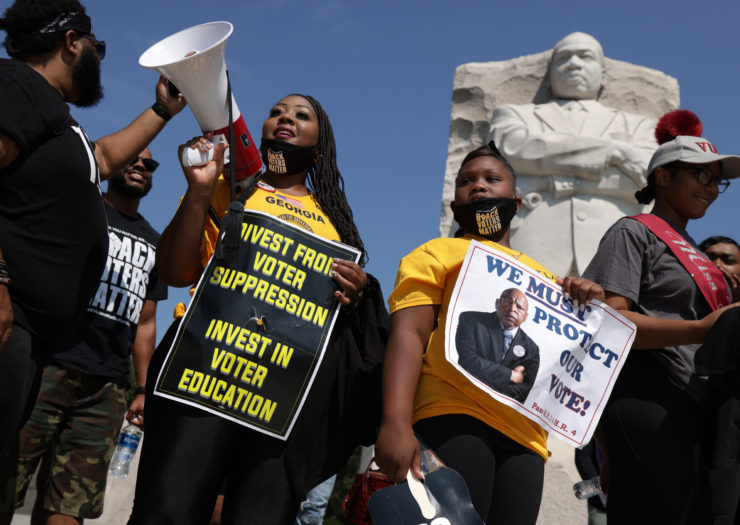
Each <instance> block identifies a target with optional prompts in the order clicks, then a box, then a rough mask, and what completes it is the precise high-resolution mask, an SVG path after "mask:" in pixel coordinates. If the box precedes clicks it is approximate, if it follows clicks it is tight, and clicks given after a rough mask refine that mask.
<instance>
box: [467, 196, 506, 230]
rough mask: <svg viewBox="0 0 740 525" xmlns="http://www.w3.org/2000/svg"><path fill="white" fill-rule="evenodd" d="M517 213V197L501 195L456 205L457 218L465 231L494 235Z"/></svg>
mask: <svg viewBox="0 0 740 525" xmlns="http://www.w3.org/2000/svg"><path fill="white" fill-rule="evenodd" d="M514 215H516V199H512V198H508V197H500V198H495V199H480V200H477V201H473V202H469V203H467V204H456V205H455V212H454V216H455V220H456V221H457V223H458V224H459V225H460V227H461V228H462V229H463V231H464V232H465V233H474V234H476V235H480V236H481V237H492V236H493V235H494V234H495V233H496V232H499V231H501V230H502V229H503V228H506V227H507V226H508V225H509V223H510V222H511V219H513V218H514Z"/></svg>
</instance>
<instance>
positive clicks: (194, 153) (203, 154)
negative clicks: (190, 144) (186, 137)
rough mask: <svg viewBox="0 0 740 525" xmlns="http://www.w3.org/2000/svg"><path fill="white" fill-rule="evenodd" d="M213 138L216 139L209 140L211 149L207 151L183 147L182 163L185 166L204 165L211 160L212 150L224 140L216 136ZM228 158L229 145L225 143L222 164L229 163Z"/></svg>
mask: <svg viewBox="0 0 740 525" xmlns="http://www.w3.org/2000/svg"><path fill="white" fill-rule="evenodd" d="M214 138H215V139H216V140H213V141H210V142H211V149H209V150H208V151H201V150H199V149H191V148H185V149H184V150H182V165H183V166H185V167H186V168H187V167H190V166H205V165H206V164H208V163H209V162H211V161H212V160H213V150H214V149H215V148H216V144H218V143H221V142H224V141H223V140H218V136H216V137H214ZM229 158H230V156H229V146H228V144H227V145H226V150H224V164H229V162H230V160H229Z"/></svg>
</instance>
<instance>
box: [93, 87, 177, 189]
mask: <svg viewBox="0 0 740 525" xmlns="http://www.w3.org/2000/svg"><path fill="white" fill-rule="evenodd" d="M156 101H157V104H159V105H160V106H161V107H162V108H163V109H164V110H165V111H166V112H167V113H169V114H170V116H175V115H176V114H178V113H179V112H180V111H181V110H182V108H184V107H185V98H184V97H183V96H182V94H179V95H177V96H172V94H171V93H170V92H169V89H168V87H167V79H166V78H164V77H162V76H160V77H159V81H158V82H157V87H156ZM165 124H167V121H166V120H165V119H164V118H162V117H161V116H159V115H157V114H156V113H155V112H154V110H153V109H151V108H147V109H146V110H145V111H144V112H143V113H142V114H141V115H139V116H138V117H137V118H136V119H135V120H134V121H133V122H132V123H131V124H129V125H128V126H126V127H125V128H123V129H121V130H119V131H116V132H114V133H111V134H110V135H106V136H105V137H103V138H100V139H98V140H96V141H95V145H96V147H95V157H96V158H97V160H98V168H99V169H100V178H101V180H105V179H107V178H108V177H110V176H111V175H115V174H116V173H118V172H119V171H121V170H122V169H123V168H124V167H125V166H126V165H127V164H128V163H129V162H130V161H131V159H132V158H134V156H136V155H138V154H139V153H140V152H141V151H142V150H143V149H144V148H145V147H146V146H147V145H148V144H149V143H150V142H151V141H152V140H153V139H154V137H156V136H157V134H158V133H159V132H160V131H162V129H163V128H164V126H165Z"/></svg>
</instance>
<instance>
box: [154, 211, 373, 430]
mask: <svg viewBox="0 0 740 525" xmlns="http://www.w3.org/2000/svg"><path fill="white" fill-rule="evenodd" d="M335 258H337V259H346V260H354V261H356V260H357V259H358V258H359V253H358V252H357V250H355V249H354V248H352V247H349V246H345V245H343V244H339V243H336V242H332V241H327V240H325V239H322V238H321V237H318V236H316V235H313V234H312V233H309V232H307V231H305V230H302V229H300V228H296V227H295V226H292V225H290V224H289V223H287V222H284V221H281V220H280V219H277V218H275V217H273V216H271V215H267V214H264V213H261V212H256V211H247V212H245V213H244V223H243V224H242V230H241V243H240V245H239V257H238V261H237V262H236V263H235V264H234V266H233V267H228V268H227V267H225V266H224V262H223V261H217V260H214V259H211V261H210V262H209V263H208V266H207V267H206V269H205V271H204V272H203V275H202V276H201V279H200V282H199V283H198V286H197V289H196V291H195V294H194V295H193V299H192V301H191V302H190V305H189V306H188V310H187V312H186V313H185V317H184V319H183V322H182V323H181V325H180V328H179V330H178V333H177V335H176V337H175V340H174V342H173V344H172V347H171V348H170V351H169V354H168V356H167V360H166V361H165V364H164V366H163V367H162V370H161V371H160V376H159V378H158V379H157V387H156V390H155V391H156V393H157V394H158V395H163V396H165V397H168V398H170V399H174V400H176V401H180V402H183V403H186V404H189V405H193V406H196V407H198V408H202V409H203V410H207V411H209V412H212V413H214V414H217V415H219V416H221V417H224V418H226V419H230V420H232V421H235V422H237V423H240V424H242V425H245V426H248V427H251V428H254V429H256V430H259V431H260V432H264V433H266V434H270V435H273V436H275V437H278V438H280V439H287V437H288V434H289V433H290V430H291V428H292V427H293V423H294V422H295V420H296V418H297V416H298V414H299V412H300V410H301V407H302V405H303V401H304V400H305V398H306V395H307V393H308V390H309V388H310V387H311V383H312V382H313V379H314V376H315V375H316V372H317V370H318V367H319V365H320V364H321V360H322V358H323V354H324V350H325V349H326V345H327V343H328V341H329V334H330V333H331V329H332V326H333V325H334V320H335V319H336V316H337V313H338V311H339V303H338V301H337V300H336V298H335V297H334V292H335V291H336V290H337V284H336V282H335V281H334V280H333V279H332V277H331V276H332V269H331V263H332V260H333V259H335Z"/></svg>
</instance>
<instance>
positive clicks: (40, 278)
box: [0, 0, 185, 473]
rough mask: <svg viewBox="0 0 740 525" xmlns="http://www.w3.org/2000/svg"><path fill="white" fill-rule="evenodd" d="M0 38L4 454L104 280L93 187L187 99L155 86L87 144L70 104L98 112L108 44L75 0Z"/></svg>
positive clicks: (32, 12)
mask: <svg viewBox="0 0 740 525" xmlns="http://www.w3.org/2000/svg"><path fill="white" fill-rule="evenodd" d="M0 29H3V30H5V32H6V38H5V41H4V45H5V49H6V51H7V53H8V55H9V56H10V57H12V58H11V59H10V60H6V59H3V60H0V406H2V407H3V410H2V411H1V412H0V455H3V456H4V455H5V454H6V452H7V451H9V450H10V449H11V444H12V442H13V441H14V439H15V438H16V437H17V431H18V428H19V427H20V426H21V424H22V423H23V421H24V419H25V418H26V417H27V415H28V414H27V409H28V408H29V405H32V404H33V402H34V400H35V398H36V390H37V389H38V381H37V379H38V378H39V377H40V375H39V374H40V371H41V369H42V367H43V364H44V363H45V361H47V359H48V356H50V355H51V354H52V353H53V352H54V350H55V349H57V348H60V347H63V346H64V345H65V344H68V343H69V341H70V339H71V338H72V336H73V335H74V333H75V331H76V330H77V329H78V327H79V326H80V322H81V321H82V319H83V317H84V314H85V311H86V307H87V304H88V303H89V301H90V298H91V296H92V294H93V292H94V291H95V288H96V286H97V283H98V282H99V280H100V275H101V273H102V271H103V267H104V264H105V261H106V255H107V253H108V248H107V245H108V232H107V225H106V218H105V210H104V207H103V199H102V196H101V192H100V181H101V180H103V179H106V178H108V177H109V176H110V175H112V174H114V173H117V172H120V171H121V170H122V169H123V168H124V167H125V166H126V165H127V164H128V163H129V161H131V159H132V158H134V157H135V156H136V155H137V154H138V153H139V152H140V151H142V150H143V149H144V148H145V147H146V146H147V144H149V143H150V142H151V141H152V139H154V137H155V136H156V135H157V134H158V133H159V132H160V131H161V130H162V128H164V126H165V124H166V122H167V121H168V120H169V119H170V118H171V117H172V116H173V115H175V114H177V113H179V112H180V110H182V108H183V107H184V106H185V100H184V98H183V96H182V95H177V96H173V95H172V94H170V93H169V91H168V89H167V81H166V80H165V79H164V78H160V79H159V82H158V83H157V86H156V99H155V100H156V102H155V103H154V105H153V106H152V107H151V109H150V108H147V109H146V111H144V112H143V113H142V114H141V115H139V116H138V117H137V118H136V119H135V120H134V121H133V122H131V123H130V124H129V125H128V126H126V127H125V128H123V129H121V130H120V131H117V132H115V133H112V134H110V135H108V136H105V137H103V138H101V139H98V140H97V141H95V142H93V141H91V140H90V139H89V138H88V137H87V135H86V134H85V132H84V131H83V130H82V128H81V127H80V125H79V124H77V122H75V120H74V119H73V118H72V117H71V115H70V112H69V107H68V106H67V103H69V102H71V103H72V104H74V105H76V106H79V107H89V106H93V105H95V104H96V103H97V102H98V101H99V100H100V99H101V98H102V95H103V90H102V87H101V85H100V61H101V60H102V59H103V57H104V56H105V42H103V41H100V40H98V39H97V38H96V36H95V33H94V32H93V28H92V22H91V20H90V17H88V16H87V15H86V14H85V8H84V6H82V5H81V4H80V3H79V1H78V0H16V1H15V2H14V3H13V5H11V6H10V7H9V8H8V9H7V10H6V11H5V13H4V18H3V19H0ZM8 468H12V469H13V470H14V468H15V466H14V465H13V466H12V467H8ZM1 470H5V468H4V467H2V468H0V471H1ZM0 473H1V472H0Z"/></svg>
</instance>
